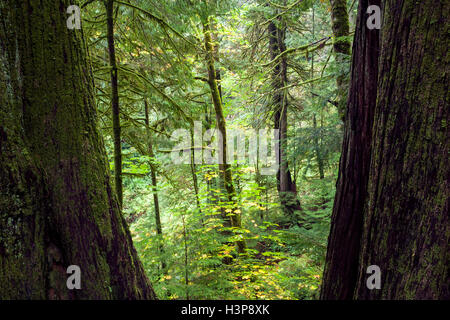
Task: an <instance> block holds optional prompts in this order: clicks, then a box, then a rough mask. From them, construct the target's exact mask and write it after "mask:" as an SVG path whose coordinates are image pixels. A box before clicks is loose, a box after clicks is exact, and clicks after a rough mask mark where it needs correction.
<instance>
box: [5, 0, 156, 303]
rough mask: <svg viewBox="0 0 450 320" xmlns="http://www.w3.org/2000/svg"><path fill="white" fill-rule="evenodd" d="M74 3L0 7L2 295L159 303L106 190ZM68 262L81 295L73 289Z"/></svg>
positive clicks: (104, 163)
mask: <svg viewBox="0 0 450 320" xmlns="http://www.w3.org/2000/svg"><path fill="white" fill-rule="evenodd" d="M69 5H70V3H69V1H53V0H52V1H50V0H40V1H38V0H30V1H20V2H19V1H11V0H5V1H2V2H1V3H0V297H1V298H2V299H155V294H154V292H153V289H152V287H151V285H150V283H149V281H148V279H147V277H146V276H145V273H144V270H143V267H142V265H141V263H140V262H139V259H138V257H137V254H136V251H135V249H134V247H133V244H132V240H131V236H130V233H129V231H128V227H127V225H126V223H125V221H124V219H123V217H122V216H121V214H120V209H119V204H118V202H117V198H116V196H115V195H114V193H113V191H112V189H111V186H110V176H109V170H108V166H107V160H106V152H105V149H104V146H103V141H102V138H101V136H100V135H99V133H98V130H97V127H96V110H95V103H94V98H93V77H92V72H91V68H90V66H89V65H88V61H87V59H86V54H85V53H86V47H85V45H84V41H83V36H82V31H81V30H69V29H67V26H66V19H67V17H68V15H67V14H66V8H67V7H68V6H69ZM69 265H78V266H79V267H80V269H81V289H80V290H68V289H67V286H66V281H67V277H68V276H69V275H68V274H66V269H67V267H68V266H69Z"/></svg>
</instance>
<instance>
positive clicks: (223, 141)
mask: <svg viewBox="0 0 450 320" xmlns="http://www.w3.org/2000/svg"><path fill="white" fill-rule="evenodd" d="M203 28H204V37H205V49H206V63H207V67H208V84H209V87H210V89H211V95H212V100H213V105H214V110H215V113H216V122H217V129H218V130H219V131H220V133H221V135H220V137H219V157H220V162H221V163H219V171H220V174H221V175H222V180H223V184H224V187H225V191H226V194H227V197H228V199H227V200H228V201H229V202H232V203H234V205H233V207H234V208H233V209H232V213H231V214H230V215H229V216H230V219H231V226H232V227H236V228H240V227H241V214H240V210H238V206H237V203H236V200H235V199H234V198H235V196H236V192H235V190H234V186H233V178H232V176H231V165H230V164H229V163H227V132H226V125H225V117H224V115H223V106H222V99H221V97H220V92H219V88H218V85H217V78H216V76H217V75H216V69H215V66H214V48H213V44H212V38H211V29H210V22H209V21H207V22H206V23H205V24H204V25H203ZM236 244H237V249H238V252H239V253H244V252H245V249H246V243H245V241H244V240H239V241H237V242H236Z"/></svg>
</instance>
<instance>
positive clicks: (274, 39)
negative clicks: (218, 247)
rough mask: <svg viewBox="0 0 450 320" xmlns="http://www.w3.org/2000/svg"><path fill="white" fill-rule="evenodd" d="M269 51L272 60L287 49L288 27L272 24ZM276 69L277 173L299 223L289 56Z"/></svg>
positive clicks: (285, 206) (288, 210)
mask: <svg viewBox="0 0 450 320" xmlns="http://www.w3.org/2000/svg"><path fill="white" fill-rule="evenodd" d="M268 33H269V50H270V56H271V59H272V60H274V59H275V58H276V57H277V56H278V55H279V54H281V53H282V52H284V51H285V50H286V46H285V43H284V39H285V28H279V27H277V26H276V25H275V23H274V22H270V23H269V26H268ZM279 60H280V61H279V62H276V63H277V65H276V66H275V67H274V68H273V73H272V89H273V91H274V93H273V97H272V100H273V107H274V118H273V121H274V128H275V129H277V130H279V131H278V136H277V137H276V139H277V140H278V141H279V144H278V150H276V156H277V162H278V163H279V169H278V172H277V188H278V194H279V197H280V204H281V208H282V210H283V212H284V214H285V215H286V216H287V217H289V219H290V220H291V221H293V222H298V217H297V215H296V212H298V211H301V207H300V201H299V199H298V196H297V187H296V185H295V183H294V182H293V181H292V178H291V172H290V171H289V166H288V159H287V126H288V122H287V108H288V99H287V90H286V89H283V88H284V87H286V86H287V61H286V55H284V56H282V57H281V58H280V59H279Z"/></svg>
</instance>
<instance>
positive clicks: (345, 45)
mask: <svg viewBox="0 0 450 320" xmlns="http://www.w3.org/2000/svg"><path fill="white" fill-rule="evenodd" d="M330 2H331V26H332V29H333V36H334V38H335V41H334V43H333V50H334V53H335V55H336V62H337V63H338V64H339V65H347V64H348V62H347V61H348V57H349V56H350V40H348V39H342V37H345V36H348V34H349V21H348V13H347V1H346V0H331V1H330ZM336 84H337V91H338V94H337V99H336V102H337V104H338V112H339V115H340V116H341V118H342V119H344V116H345V107H346V103H347V99H346V98H347V91H348V80H347V77H346V76H345V75H339V76H338V77H337V78H336Z"/></svg>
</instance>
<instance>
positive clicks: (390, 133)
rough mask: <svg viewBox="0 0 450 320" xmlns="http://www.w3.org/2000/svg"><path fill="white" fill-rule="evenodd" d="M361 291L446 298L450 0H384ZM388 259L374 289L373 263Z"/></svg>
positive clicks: (362, 295) (370, 295)
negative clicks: (370, 277)
mask: <svg viewBox="0 0 450 320" xmlns="http://www.w3.org/2000/svg"><path fill="white" fill-rule="evenodd" d="M383 3H384V24H383V26H382V32H381V43H380V45H381V55H380V60H379V80H378V94H377V105H376V109H375V116H374V126H373V139H372V150H373V151H372V162H371V166H370V176H369V185H368V199H367V200H366V208H365V211H364V212H365V214H364V233H363V237H362V241H361V243H362V248H361V253H360V261H359V275H358V281H357V288H356V293H355V297H356V298H358V299H449V298H450V295H449V283H450V281H449V280H450V279H449V266H450V261H449V253H450V250H449V240H450V228H449V194H450V190H449V177H450V175H449V165H448V155H449V146H450V145H449V144H450V143H449V141H450V139H449V130H448V123H449V120H450V119H449V99H448V97H449V96H448V89H449V88H448V84H449V80H450V79H449V54H448V32H449V25H450V23H449V16H450V3H449V2H448V1H438V0H425V1H420V2H418V1H412V0H407V1H406V0H387V1H383ZM371 264H376V265H378V266H379V267H380V269H381V289H380V290H368V289H367V287H366V284H365V279H366V278H367V274H366V269H367V266H369V265H371Z"/></svg>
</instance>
